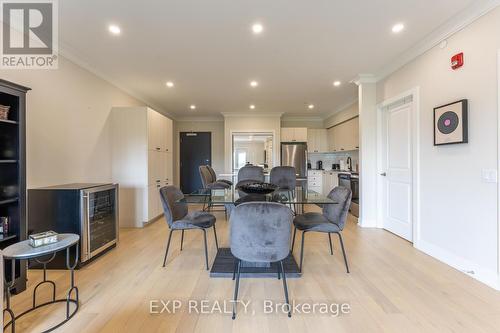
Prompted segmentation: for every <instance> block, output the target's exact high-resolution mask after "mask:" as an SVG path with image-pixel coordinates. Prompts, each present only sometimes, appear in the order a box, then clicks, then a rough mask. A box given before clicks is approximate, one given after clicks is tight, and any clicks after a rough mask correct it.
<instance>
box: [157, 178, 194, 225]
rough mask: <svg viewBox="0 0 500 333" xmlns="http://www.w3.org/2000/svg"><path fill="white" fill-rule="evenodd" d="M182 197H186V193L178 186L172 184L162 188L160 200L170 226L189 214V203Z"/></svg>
mask: <svg viewBox="0 0 500 333" xmlns="http://www.w3.org/2000/svg"><path fill="white" fill-rule="evenodd" d="M182 199H184V194H183V193H182V191H181V190H180V189H178V188H177V187H175V186H171V185H170V186H164V187H162V188H160V200H161V203H162V206H163V212H164V213H165V220H166V221H167V224H168V226H169V227H171V226H172V224H173V223H174V222H175V221H178V220H181V219H182V218H184V217H185V216H186V215H187V214H188V206H187V203H186V202H185V201H183V200H182Z"/></svg>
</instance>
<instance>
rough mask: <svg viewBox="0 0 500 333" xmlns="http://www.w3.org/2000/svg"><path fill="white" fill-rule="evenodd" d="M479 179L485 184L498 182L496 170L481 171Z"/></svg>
mask: <svg viewBox="0 0 500 333" xmlns="http://www.w3.org/2000/svg"><path fill="white" fill-rule="evenodd" d="M481 179H482V180H483V182H485V183H496V182H497V181H498V176H497V170H496V169H482V170H481Z"/></svg>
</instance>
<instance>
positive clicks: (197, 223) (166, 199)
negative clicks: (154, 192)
mask: <svg viewBox="0 0 500 333" xmlns="http://www.w3.org/2000/svg"><path fill="white" fill-rule="evenodd" d="M160 198H161V203H162V205H163V211H164V212H165V220H166V221H167V224H168V227H169V229H170V233H169V234H168V242H167V249H166V250H165V258H164V259H163V267H165V263H166V262H167V255H168V249H169V247H170V240H171V239H172V233H173V232H174V231H176V230H181V231H182V235H181V251H182V243H183V241H184V231H185V230H192V229H197V230H202V231H203V238H204V240H205V263H206V266H207V270H208V250H207V231H206V229H208V228H214V236H215V246H216V247H217V250H218V249H219V243H218V241H217V231H216V230H215V216H213V215H212V214H209V213H205V212H198V211H197V212H191V213H189V212H188V206H187V203H186V202H185V201H183V200H182V199H184V194H182V191H181V190H180V189H178V188H177V187H175V186H165V187H162V188H161V189H160Z"/></svg>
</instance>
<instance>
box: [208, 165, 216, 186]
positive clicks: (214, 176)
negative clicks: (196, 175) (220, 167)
mask: <svg viewBox="0 0 500 333" xmlns="http://www.w3.org/2000/svg"><path fill="white" fill-rule="evenodd" d="M206 167H207V169H208V172H210V175H211V179H212V183H213V182H216V181H217V174H216V173H215V170H214V168H212V167H211V166H210V165H208V164H207V165H206Z"/></svg>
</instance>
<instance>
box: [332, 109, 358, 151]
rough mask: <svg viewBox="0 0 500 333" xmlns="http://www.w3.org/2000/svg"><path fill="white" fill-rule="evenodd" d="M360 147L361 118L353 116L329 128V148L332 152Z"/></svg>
mask: <svg viewBox="0 0 500 333" xmlns="http://www.w3.org/2000/svg"><path fill="white" fill-rule="evenodd" d="M357 149H359V118H358V117H356V118H353V119H350V120H348V121H345V122H343V123H340V124H338V125H335V126H333V127H331V128H330V129H328V150H329V151H331V152H339V151H349V150H357Z"/></svg>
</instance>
